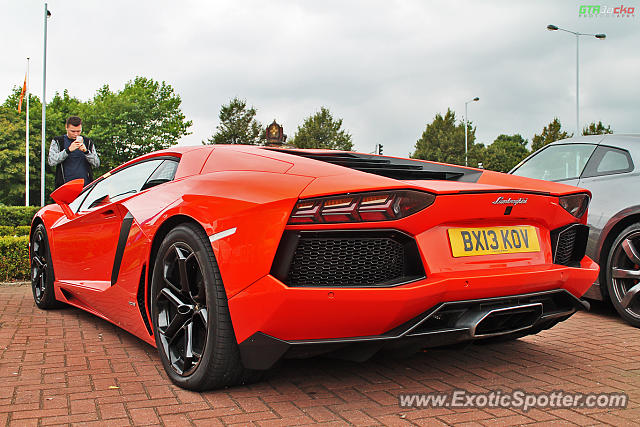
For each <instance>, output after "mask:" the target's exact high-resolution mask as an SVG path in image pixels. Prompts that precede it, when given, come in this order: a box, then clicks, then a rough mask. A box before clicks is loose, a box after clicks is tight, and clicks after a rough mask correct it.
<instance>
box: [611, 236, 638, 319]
mask: <svg viewBox="0 0 640 427" xmlns="http://www.w3.org/2000/svg"><path fill="white" fill-rule="evenodd" d="M605 277H606V284H607V292H608V293H609V299H610V300H611V303H612V304H613V307H614V308H615V309H616V311H617V312H618V314H620V317H622V318H623V319H624V320H625V321H627V322H628V323H629V324H631V325H633V326H635V327H637V328H640V224H632V225H630V226H628V227H627V228H625V229H624V230H622V232H621V233H620V234H619V235H618V237H616V239H615V240H614V242H613V244H612V245H611V249H610V250H609V254H608V256H607V264H606V272H605ZM627 300H629V301H630V304H627Z"/></svg>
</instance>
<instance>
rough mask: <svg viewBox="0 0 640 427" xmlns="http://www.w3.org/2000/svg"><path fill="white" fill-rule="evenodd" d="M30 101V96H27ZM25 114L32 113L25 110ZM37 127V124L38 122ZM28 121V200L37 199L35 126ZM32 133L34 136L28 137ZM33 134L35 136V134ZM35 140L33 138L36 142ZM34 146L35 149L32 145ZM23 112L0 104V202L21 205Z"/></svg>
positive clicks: (22, 187) (34, 201)
mask: <svg viewBox="0 0 640 427" xmlns="http://www.w3.org/2000/svg"><path fill="white" fill-rule="evenodd" d="M30 101H31V99H30ZM29 113H30V114H29V116H32V114H31V111H29ZM38 127H39V126H38ZM38 127H36V126H35V125H34V124H33V123H32V122H31V117H30V123H29V132H30V136H29V139H30V141H29V146H30V147H31V148H30V150H29V201H30V204H39V203H40V197H39V194H40V191H39V188H40V136H39V135H37V133H38V131H39V129H38ZM31 135H34V138H32V137H31ZM36 135H37V136H36ZM36 141H37V142H36ZM36 147H37V148H38V150H37V151H36V150H35V149H34V148H36ZM24 155H25V112H24V110H23V111H22V113H21V114H18V110H17V107H16V108H14V107H10V108H7V107H5V106H2V107H0V182H2V185H1V186H0V203H3V204H5V205H13V206H17V205H24V201H25V198H24V190H25V174H24V166H25V164H24V162H25V156H24Z"/></svg>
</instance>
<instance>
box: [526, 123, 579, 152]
mask: <svg viewBox="0 0 640 427" xmlns="http://www.w3.org/2000/svg"><path fill="white" fill-rule="evenodd" d="M561 128H562V125H561V124H560V120H559V119H558V118H557V117H555V118H554V119H553V121H552V122H551V123H549V124H548V125H547V126H545V127H544V129H542V133H541V134H540V135H537V134H536V135H533V138H531V151H536V150H538V149H540V148H542V147H544V146H545V145H547V144H550V143H552V142H554V141H559V140H561V139H565V138H570V137H572V136H573V134H571V135H569V133H567V132H563V131H561Z"/></svg>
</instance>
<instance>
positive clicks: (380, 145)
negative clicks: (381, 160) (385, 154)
mask: <svg viewBox="0 0 640 427" xmlns="http://www.w3.org/2000/svg"><path fill="white" fill-rule="evenodd" d="M378 154H380V155H382V144H378Z"/></svg>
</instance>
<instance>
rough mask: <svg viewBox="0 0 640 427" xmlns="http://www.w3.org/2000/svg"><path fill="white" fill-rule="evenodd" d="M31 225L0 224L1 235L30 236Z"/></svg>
mask: <svg viewBox="0 0 640 427" xmlns="http://www.w3.org/2000/svg"><path fill="white" fill-rule="evenodd" d="M30 231H31V227H30V226H28V225H19V226H17V227H12V226H10V225H0V237H2V236H28V235H29V232H30Z"/></svg>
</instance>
